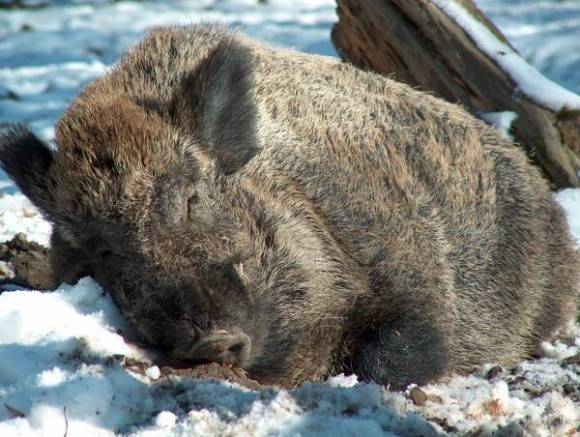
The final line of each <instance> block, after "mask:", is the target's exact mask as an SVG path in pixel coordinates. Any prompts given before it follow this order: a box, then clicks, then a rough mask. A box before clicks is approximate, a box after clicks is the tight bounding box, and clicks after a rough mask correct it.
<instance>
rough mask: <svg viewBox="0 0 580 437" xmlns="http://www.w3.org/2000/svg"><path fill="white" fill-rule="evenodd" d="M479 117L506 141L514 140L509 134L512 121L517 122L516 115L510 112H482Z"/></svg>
mask: <svg viewBox="0 0 580 437" xmlns="http://www.w3.org/2000/svg"><path fill="white" fill-rule="evenodd" d="M479 117H480V118H481V119H482V120H484V121H485V122H486V123H488V124H490V125H492V126H495V127H496V128H497V129H498V130H499V131H500V132H501V133H502V134H503V136H505V137H506V138H507V139H509V140H512V141H513V139H514V137H513V135H512V134H511V128H512V124H513V123H514V121H516V120H517V118H518V114H516V113H515V112H511V111H502V112H482V113H480V114H479Z"/></svg>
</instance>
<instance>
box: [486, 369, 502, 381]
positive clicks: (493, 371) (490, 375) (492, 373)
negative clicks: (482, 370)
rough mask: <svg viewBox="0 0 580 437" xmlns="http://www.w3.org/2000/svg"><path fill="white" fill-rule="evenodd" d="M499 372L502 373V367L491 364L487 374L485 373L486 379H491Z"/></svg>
mask: <svg viewBox="0 0 580 437" xmlns="http://www.w3.org/2000/svg"><path fill="white" fill-rule="evenodd" d="M501 373H503V367H501V366H493V367H492V368H491V369H489V370H488V372H487V375H485V377H486V378H487V379H493V378H495V377H496V376H498V375H499V374H501Z"/></svg>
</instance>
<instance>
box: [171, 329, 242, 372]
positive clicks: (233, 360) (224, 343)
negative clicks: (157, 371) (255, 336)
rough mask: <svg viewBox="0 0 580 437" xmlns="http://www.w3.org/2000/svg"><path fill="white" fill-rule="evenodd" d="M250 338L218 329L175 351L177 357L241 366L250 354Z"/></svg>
mask: <svg viewBox="0 0 580 437" xmlns="http://www.w3.org/2000/svg"><path fill="white" fill-rule="evenodd" d="M250 350H251V340H250V337H248V336H247V335H246V334H244V333H236V334H230V333H228V332H227V331H218V332H215V333H212V334H210V335H209V336H207V337H206V338H203V339H201V340H200V341H198V342H197V343H196V344H195V345H194V346H193V347H191V348H189V349H188V350H186V351H184V350H180V351H175V352H174V354H175V355H176V356H179V358H184V359H188V360H194V361H211V362H217V363H222V364H234V365H236V366H240V367H243V366H244V364H245V363H246V362H247V360H248V358H249V356H250Z"/></svg>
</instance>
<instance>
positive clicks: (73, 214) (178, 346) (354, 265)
mask: <svg viewBox="0 0 580 437" xmlns="http://www.w3.org/2000/svg"><path fill="white" fill-rule="evenodd" d="M56 143H57V145H58V149H57V150H56V151H54V152H53V151H51V150H49V149H48V148H47V147H46V146H45V145H44V144H42V143H41V142H40V141H39V140H38V139H36V138H35V137H34V135H33V134H31V133H30V132H29V131H27V130H26V129H25V128H22V127H15V128H13V129H11V130H10V131H8V132H5V133H4V134H3V136H2V137H0V160H1V162H2V165H3V168H4V169H5V170H6V171H7V172H8V174H10V175H11V176H12V178H14V180H15V181H16V183H17V184H18V185H19V187H20V188H21V189H22V191H23V192H24V193H25V194H26V195H27V196H28V197H29V198H30V199H31V200H32V202H34V203H35V204H36V205H37V206H38V208H39V209H40V210H41V211H42V212H43V214H44V215H45V216H46V217H47V218H48V219H49V220H50V221H51V222H52V223H54V231H53V236H52V260H53V267H54V272H55V275H56V277H57V278H58V279H59V280H62V281H68V282H72V281H75V280H76V279H78V278H79V277H80V276H82V275H87V274H88V275H92V276H94V278H95V279H96V280H97V281H98V282H99V283H100V284H101V285H102V286H103V287H104V288H105V289H106V290H107V291H109V292H110V293H111V295H112V296H113V298H114V300H115V302H116V303H117V305H118V306H119V308H120V310H121V311H122V313H123V314H124V316H125V317H126V319H127V320H128V322H129V323H130V325H131V326H132V327H133V328H134V330H135V332H137V333H138V335H139V336H140V337H141V338H142V340H143V341H145V342H147V343H149V344H151V345H153V346H156V347H159V348H162V349H164V350H166V351H167V353H169V354H173V355H174V356H176V357H179V358H181V359H192V360H194V361H196V360H215V361H221V362H230V363H233V364H237V365H240V366H242V367H244V368H246V369H248V371H249V372H250V374H251V375H253V376H254V377H255V378H259V379H260V380H261V381H264V382H270V383H277V384H280V385H285V386H292V385H295V384H298V383H300V382H303V381H317V380H321V379H324V378H326V377H327V376H329V375H331V374H334V373H337V372H354V373H356V374H358V375H359V377H361V378H362V379H365V380H374V381H377V382H379V383H383V384H388V385H390V386H391V387H394V388H402V387H404V386H405V385H406V384H409V383H418V384H421V383H425V382H427V381H432V380H435V379H437V378H438V377H440V376H442V375H445V374H449V373H452V372H465V371H469V370H470V369H472V368H473V367H474V366H477V365H479V364H481V363H484V362H500V363H504V364H509V363H514V362H516V361H518V360H521V359H523V358H525V357H527V356H530V355H532V354H534V352H535V351H536V350H537V347H538V345H539V342H540V341H542V340H544V339H549V338H550V337H551V336H552V335H553V334H554V332H555V331H556V330H557V329H558V328H559V327H561V326H562V325H563V324H564V323H565V322H566V321H568V320H570V319H572V318H573V317H574V314H575V312H576V306H577V296H578V294H577V285H578V278H577V273H578V269H577V254H576V252H575V250H574V248H573V243H572V241H571V238H570V236H569V231H568V228H567V224H566V222H565V218H564V215H563V212H562V210H561V209H560V207H559V206H558V205H557V204H556V203H555V202H554V200H553V199H552V196H551V194H550V190H549V187H548V184H547V183H546V182H545V181H544V180H543V179H542V177H541V175H540V173H539V171H538V170H537V169H536V168H534V167H533V166H532V165H530V164H529V163H528V161H527V159H526V157H525V156H524V154H523V153H522V151H521V150H520V149H519V148H518V147H515V146H514V145H513V144H511V143H510V142H509V141H507V140H505V139H504V138H503V137H502V136H501V135H500V134H499V133H498V132H497V131H495V130H494V129H492V128H490V127H488V126H486V125H485V124H483V123H482V122H480V121H478V120H476V119H475V118H474V117H472V116H471V115H469V114H468V113H467V112H466V111H465V110H464V109H462V108H461V107H459V106H456V105H453V104H450V103H446V102H444V101H442V100H440V99H437V98H434V97H432V96H430V95H427V94H424V93H422V92H419V91H416V90H414V89H412V88H410V87H409V86H407V85H404V84H401V83H398V82H395V81H393V80H390V79H387V78H385V77H382V76H380V75H377V74H373V73H368V72H363V71H359V70H357V69H355V68H354V67H352V66H349V65H346V64H344V63H341V62H340V61H338V60H336V59H331V58H325V57H320V56H314V55H308V54H303V53H296V52H293V51H281V50H274V49H271V48H268V47H266V46H263V45H261V44H259V43H257V42H255V41H252V40H250V39H247V38H245V37H244V36H242V35H240V34H239V33H236V32H231V31H228V30H226V29H224V28H220V27H215V26H191V27H164V28H159V29H156V30H154V31H152V32H151V33H150V34H149V35H148V36H147V37H146V38H145V39H144V40H143V41H142V42H141V43H140V44H138V45H137V46H136V47H134V48H133V49H131V50H130V51H129V52H128V53H127V54H126V55H125V56H123V58H122V59H121V60H120V61H119V62H118V63H117V64H116V66H115V67H114V68H113V69H112V70H111V71H110V72H109V73H107V74H106V75H104V76H103V77H101V78H100V79H98V80H96V81H94V82H93V83H91V84H90V85H89V86H87V87H86V88H85V89H84V90H83V91H82V93H81V94H80V96H79V97H78V98H77V99H76V100H75V101H74V102H73V103H72V105H71V106H70V108H69V109H68V110H67V111H66V113H65V114H64V115H63V117H62V118H61V119H60V121H59V123H58V126H57V133H56Z"/></svg>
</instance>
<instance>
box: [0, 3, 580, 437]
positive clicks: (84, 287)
mask: <svg viewBox="0 0 580 437" xmlns="http://www.w3.org/2000/svg"><path fill="white" fill-rule="evenodd" d="M2 1H4V2H5V0H0V4H1V3H2ZM439 2H440V3H445V4H451V3H450V2H442V1H441V0H439ZM26 3H30V4H31V3H39V2H38V1H36V0H30V1H26ZM48 3H51V4H52V6H50V5H49V6H48V7H43V8H39V9H16V10H10V11H2V10H0V126H1V125H2V124H4V123H12V122H26V123H27V124H28V125H29V126H30V127H31V128H32V129H33V130H34V131H35V132H36V133H37V134H38V135H40V136H41V137H42V138H43V139H45V140H46V141H51V140H52V139H53V137H54V124H55V122H56V120H57V118H58V117H59V115H60V114H61V113H62V111H63V110H64V109H65V108H66V106H67V104H68V103H69V102H70V100H71V99H72V98H74V96H75V95H76V94H77V93H78V91H79V89H80V88H81V87H82V86H83V84H85V83H86V82H87V81H90V80H92V79H93V78H95V77H97V76H98V75H100V74H102V73H103V72H104V71H106V70H107V69H108V68H109V67H110V66H111V64H112V62H113V61H114V60H115V59H116V58H117V57H118V56H119V54H120V53H121V52H122V51H123V50H124V49H125V48H126V47H128V46H129V45H130V44H132V43H134V42H135V41H136V40H138V39H139V38H140V37H141V36H142V35H143V33H144V32H145V31H146V30H147V29H148V28H150V27H151V26H154V25H159V24H166V23H180V24H185V23H189V22H200V21H210V22H226V23H229V24H231V25H233V26H241V27H242V28H243V29H244V30H245V31H246V32H247V33H249V34H251V35H253V36H255V37H258V38H260V39H262V40H265V41H267V42H269V43H271V44H274V45H278V46H285V47H293V48H296V49H299V50H303V51H310V52H316V53H320V54H324V55H335V52H334V49H333V48H332V44H331V42H330V40H329V32H330V28H331V26H332V23H333V22H334V21H335V20H336V15H335V12H334V8H335V5H334V1H333V0H297V1H293V2H288V1H286V0H269V1H268V2H267V3H266V4H258V3H257V1H255V0H221V1H220V0H199V1H196V0H190V1H185V0H184V1H166V2H161V1H152V2H147V3H146V7H144V6H143V4H140V3H138V2H128V1H120V2H117V1H115V2H112V1H107V0H100V1H98V0H94V1H90V0H55V1H52V2H50V1H49V2H48ZM478 5H480V7H482V8H483V9H484V10H485V11H486V12H489V13H490V16H491V18H492V19H493V20H494V21H495V22H496V23H498V24H499V25H500V28H501V29H502V30H504V31H505V33H506V34H507V36H508V37H509V38H510V41H511V42H512V43H513V44H514V46H515V47H516V48H517V49H518V50H519V51H520V52H521V53H522V54H523V55H524V57H525V58H526V59H527V60H529V61H530V62H531V63H532V64H533V65H534V66H536V67H537V68H539V69H540V70H541V71H542V73H544V74H546V75H548V76H549V77H550V78H551V79H552V80H555V81H557V82H559V83H562V84H565V85H566V87H568V88H569V89H571V90H574V91H576V92H580V25H578V23H580V3H579V2H551V1H545V0H510V1H507V0H481V1H478ZM449 7H450V8H453V7H454V6H449ZM450 10H451V9H450ZM472 30H473V29H472ZM480 30H481V29H480ZM478 35H481V34H478ZM484 39H486V40H487V41H484V42H485V43H486V44H488V43H489V44H490V47H491V48H493V49H497V46H496V45H495V44H496V43H497V41H495V42H494V41H491V42H490V41H489V40H488V39H489V38H487V36H486V38H484ZM503 49H504V48H502V50H503ZM506 53H510V52H506ZM563 54H565V55H563ZM506 57H507V58H509V59H511V60H510V61H509V62H511V63H515V65H516V67H518V66H519V65H520V64H521V62H523V61H514V60H513V59H515V58H514V57H513V56H512V55H509V56H507V55H506V56H501V57H500V58H506ZM518 63H520V64H518ZM510 65H512V64H510ZM518 68H519V67H518ZM518 68H516V70H515V71H516V73H518V74H519V73H521V72H522V71H523V70H518ZM530 78H532V77H531V76H530ZM529 82H530V81H529V80H527V81H525V82H524V83H523V86H524V87H523V88H522V91H523V92H526V93H527V92H529V90H527V88H525V87H526V86H528V85H529V86H530V87H531V88H532V91H534V92H536V93H539V94H541V95H540V97H542V98H546V99H548V97H549V102H548V103H550V104H553V105H554V106H558V107H561V104H562V103H563V100H562V96H568V97H569V95H568V94H567V93H565V92H562V90H561V89H559V88H555V89H556V91H557V92H555V93H554V94H551V91H550V89H554V88H552V85H553V84H550V85H546V82H542V83H539V85H538V83H532V84H530V83H529ZM518 83H520V82H519V81H518ZM532 97H533V96H532ZM568 97H566V98H568ZM571 99H572V101H573V102H574V101H575V100H574V98H573V97H572V98H571ZM542 101H544V100H542ZM484 118H486V119H487V121H488V122H490V123H492V124H494V125H497V126H499V127H500V128H502V127H503V129H504V130H509V126H510V125H511V122H513V114H510V113H501V114H486V115H484ZM556 199H557V200H558V201H559V202H560V203H561V204H562V206H563V208H564V210H565V211H566V214H567V217H568V221H569V223H570V226H571V229H572V232H573V234H574V236H575V238H576V241H577V242H578V244H579V246H580V190H573V189H569V190H563V191H561V192H560V193H557V195H556ZM50 229H51V228H50V224H48V223H47V222H46V221H44V220H43V219H42V217H41V216H40V214H39V213H38V212H37V211H36V210H35V209H34V207H33V206H32V205H31V204H30V202H29V201H28V200H27V199H26V198H25V197H24V196H23V195H22V194H21V193H20V192H19V191H18V190H17V189H16V188H15V187H14V185H13V183H12V182H11V181H9V180H8V179H7V178H6V176H5V175H3V174H0V241H4V240H7V239H10V238H11V237H12V236H14V235H15V234H16V233H19V232H24V233H26V234H27V236H28V238H29V239H30V240H33V241H37V242H39V243H41V244H45V245H47V244H48V241H49V236H50ZM11 269H12V268H11V266H10V265H9V264H7V263H3V262H0V271H2V272H6V273H2V275H4V276H8V277H10V276H11V275H12V273H11V271H12V270H11ZM125 331H126V327H125V326H124V324H123V321H122V319H121V317H120V315H119V313H118V311H117V309H116V308H115V306H114V305H113V304H112V302H111V300H110V298H109V297H108V296H107V295H106V294H104V293H103V291H102V289H101V288H100V287H99V286H98V285H97V284H96V283H95V282H94V281H93V280H91V279H90V278H84V279H82V280H81V281H80V282H79V283H78V284H77V285H74V286H67V285H62V286H61V287H59V289H58V290H56V291H55V292H53V293H42V292H38V291H14V292H5V293H2V294H0V436H2V437H4V436H6V437H12V436H45V435H46V436H52V435H65V431H66V433H67V435H69V436H86V435H90V436H99V435H102V436H111V435H115V434H123V435H130V436H179V435H193V436H195V435H200V436H207V435H236V436H238V435H240V436H250V435H251V436H253V435H257V436H266V435H268V436H270V435H320V436H325V435H337V436H341V435H367V436H368V437H373V436H379V435H380V436H384V435H424V436H431V435H436V434H437V433H438V432H440V431H445V432H451V433H462V432H468V431H473V430H476V429H478V427H480V426H483V427H484V430H487V431H489V432H490V433H491V432H492V431H493V430H495V429H496V427H498V426H508V427H511V428H513V429H515V430H516V431H517V430H518V429H524V430H525V431H526V433H527V434H528V435H532V436H547V435H566V434H567V433H568V434H570V435H572V434H573V433H574V432H575V431H574V429H575V428H574V427H575V426H577V424H578V423H579V422H580V417H579V414H580V403H579V401H578V396H580V395H578V394H577V397H576V398H572V397H571V396H570V395H566V394H565V393H564V389H565V387H568V388H570V387H571V388H572V389H574V388H577V387H579V386H580V376H579V367H578V366H574V365H568V366H566V365H563V364H562V363H563V362H564V361H565V360H566V359H569V358H570V357H573V356H575V355H577V354H578V353H580V328H579V327H578V325H571V326H570V327H569V328H568V329H567V331H566V332H563V333H562V335H561V336H560V338H559V340H557V341H555V342H553V343H544V344H543V345H542V354H543V358H541V359H538V360H534V361H527V362H524V363H521V364H520V365H518V366H516V367H514V368H512V369H500V370H498V371H497V373H498V374H497V376H494V377H489V376H488V375H489V374H490V372H491V371H492V370H493V369H494V368H495V367H494V365H493V364H489V365H486V366H484V367H482V368H481V369H480V370H479V371H478V372H476V373H474V374H473V375H468V376H453V377H451V378H449V379H448V380H445V381H442V382H440V383H437V384H431V385H428V386H425V387H422V388H421V389H422V390H423V391H424V392H425V394H426V395H427V397H428V400H427V402H426V403H425V405H423V406H419V405H415V404H414V403H413V402H412V400H411V399H410V393H409V391H410V389H409V391H408V392H389V391H387V390H385V389H384V388H383V387H380V386H378V385H376V384H366V383H361V382H359V381H358V379H357V377H356V376H355V375H337V376H334V377H331V378H329V379H328V381H326V382H325V383H324V384H305V385H303V386H301V387H298V388H296V389H294V390H278V389H267V390H263V391H254V390H249V389H247V388H244V387H240V386H237V385H235V384H230V383H226V382H216V381H208V380H206V381H196V380H191V379H187V378H177V377H167V375H164V371H163V369H162V368H161V369H160V368H159V367H158V366H156V365H154V364H153V362H152V361H151V357H149V356H148V354H147V352H146V351H143V350H141V349H138V348H137V347H136V346H134V345H132V344H130V343H128V342H127V341H126V340H125V339H124V338H123V336H122V334H123V332H125ZM129 360H130V361H132V362H136V363H140V365H141V367H140V368H142V369H143V370H142V371H138V370H136V368H134V367H132V366H130V365H128V364H127V363H128V362H129ZM576 393H578V392H576ZM518 427H519V428H518Z"/></svg>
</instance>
